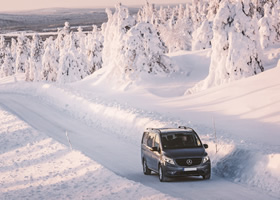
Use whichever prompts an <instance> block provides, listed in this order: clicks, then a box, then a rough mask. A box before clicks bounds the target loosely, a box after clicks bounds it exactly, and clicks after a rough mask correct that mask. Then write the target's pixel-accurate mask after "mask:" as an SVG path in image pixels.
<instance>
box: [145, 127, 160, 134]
mask: <svg viewBox="0 0 280 200" xmlns="http://www.w3.org/2000/svg"><path fill="white" fill-rule="evenodd" d="M146 130H147V131H156V132H159V133H160V130H159V129H157V128H146Z"/></svg>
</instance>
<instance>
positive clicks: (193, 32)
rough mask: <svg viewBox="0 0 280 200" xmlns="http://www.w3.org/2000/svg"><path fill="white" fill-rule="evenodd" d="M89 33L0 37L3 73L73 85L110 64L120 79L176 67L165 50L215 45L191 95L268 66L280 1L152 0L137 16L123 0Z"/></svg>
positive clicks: (278, 31) (279, 36)
mask: <svg viewBox="0 0 280 200" xmlns="http://www.w3.org/2000/svg"><path fill="white" fill-rule="evenodd" d="M106 13H107V16H108V21H107V23H104V24H103V25H102V26H101V27H97V26H93V29H92V31H91V32H83V30H82V28H79V29H78V31H77V32H73V31H70V30H71V29H70V24H69V23H68V22H65V26H64V28H63V29H60V30H58V32H57V37H56V38H53V37H49V38H47V39H46V40H44V41H43V40H42V38H41V37H40V36H39V34H34V35H33V37H32V38H30V39H29V38H28V37H27V36H26V35H25V34H24V33H21V34H20V35H19V36H18V37H17V38H16V39H12V40H11V42H9V43H7V42H6V41H5V35H1V38H0V77H5V76H13V75H15V74H19V73H25V79H26V81H51V82H59V83H69V82H74V81H78V80H81V79H83V78H85V77H86V76H89V75H91V74H93V73H94V72H95V71H97V70H99V69H101V68H104V69H108V71H110V73H111V75H112V76H113V77H115V78H116V79H119V80H121V81H127V80H130V79H136V78H137V77H138V76H139V74H141V73H145V74H151V75H161V76H164V75H168V74H169V73H172V72H175V71H176V70H177V68H176V66H175V65H174V64H173V63H172V62H171V60H170V59H169V57H168V56H166V53H172V52H175V51H179V50H187V51H194V50H200V49H206V48H212V52H211V64H210V69H209V75H208V77H207V78H206V79H205V80H203V81H201V82H199V83H197V84H196V85H195V86H194V87H193V88H191V89H189V90H188V91H187V92H186V93H194V92H196V91H199V90H203V89H206V88H209V87H212V86H216V85H220V84H223V83H226V82H230V81H234V80H238V79H241V78H246V77H249V76H252V75H255V74H258V73H260V72H262V71H264V70H265V67H264V66H263V64H262V63H263V62H262V52H263V50H264V49H266V48H268V47H270V46H272V45H274V44H277V43H278V44H279V43H280V1H279V0H253V1H248V0H222V1H220V0H213V1H205V0H192V2H191V3H188V4H185V5H178V6H175V7H159V8H157V7H156V6H155V5H153V4H150V3H148V2H146V4H145V5H144V6H143V7H142V8H140V9H139V12H138V13H137V15H134V16H132V15H130V13H129V11H128V8H127V7H126V6H123V5H121V4H118V5H116V6H115V10H114V11H111V10H110V9H107V10H106Z"/></svg>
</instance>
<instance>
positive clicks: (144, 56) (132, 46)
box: [120, 22, 173, 79]
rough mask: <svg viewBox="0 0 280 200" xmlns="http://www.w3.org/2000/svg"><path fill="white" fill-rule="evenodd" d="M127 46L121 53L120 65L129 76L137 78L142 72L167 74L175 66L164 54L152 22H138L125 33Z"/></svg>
mask: <svg viewBox="0 0 280 200" xmlns="http://www.w3.org/2000/svg"><path fill="white" fill-rule="evenodd" d="M124 40H125V46H124V49H123V53H122V54H121V55H120V56H121V57H120V65H121V66H123V70H124V73H126V74H127V76H128V77H129V78H132V79H135V78H136V77H137V76H138V75H139V73H140V72H143V73H145V74H147V73H149V74H160V75H165V74H167V73H170V72H171V71H172V70H173V68H172V64H171V61H170V59H169V58H168V57H167V56H165V55H164V53H163V47H162V46H161V42H160V40H159V38H158V36H157V34H156V30H155V28H154V27H153V25H151V24H150V23H145V22H142V23H138V24H137V25H135V26H133V27H132V28H131V29H130V30H129V31H128V32H127V34H126V35H125V38H124Z"/></svg>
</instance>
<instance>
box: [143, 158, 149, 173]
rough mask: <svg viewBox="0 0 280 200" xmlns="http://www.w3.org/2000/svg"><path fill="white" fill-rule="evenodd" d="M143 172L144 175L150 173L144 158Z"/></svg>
mask: <svg viewBox="0 0 280 200" xmlns="http://www.w3.org/2000/svg"><path fill="white" fill-rule="evenodd" d="M143 173H144V174H145V175H150V174H151V170H150V169H149V168H148V166H147V162H146V160H145V159H144V160H143Z"/></svg>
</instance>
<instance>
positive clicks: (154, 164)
mask: <svg viewBox="0 0 280 200" xmlns="http://www.w3.org/2000/svg"><path fill="white" fill-rule="evenodd" d="M152 149H154V150H153V151H152V160H151V164H152V166H151V167H152V169H154V170H155V171H157V170H158V163H159V160H160V153H161V149H160V139H159V135H158V134H154V138H153V146H152ZM155 149H157V150H155Z"/></svg>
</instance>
